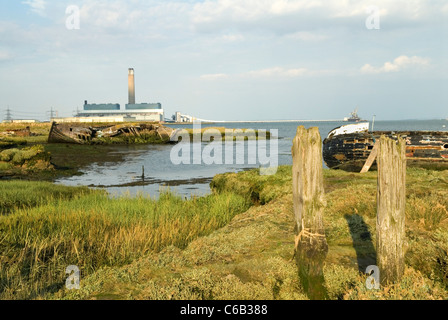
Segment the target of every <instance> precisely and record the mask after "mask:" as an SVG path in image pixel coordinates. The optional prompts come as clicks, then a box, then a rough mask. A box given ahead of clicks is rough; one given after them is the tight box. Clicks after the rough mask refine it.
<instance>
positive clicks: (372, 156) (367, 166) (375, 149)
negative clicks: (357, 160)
mask: <svg viewBox="0 0 448 320" xmlns="http://www.w3.org/2000/svg"><path fill="white" fill-rule="evenodd" d="M378 145H379V142H378V141H376V142H375V144H374V145H373V149H372V151H371V152H370V155H369V157H368V158H367V160H366V163H365V164H364V166H363V167H362V170H361V173H366V172H367V171H369V170H370V167H371V166H372V164H373V162H374V161H375V159H376V156H377V154H378ZM358 170H359V169H358Z"/></svg>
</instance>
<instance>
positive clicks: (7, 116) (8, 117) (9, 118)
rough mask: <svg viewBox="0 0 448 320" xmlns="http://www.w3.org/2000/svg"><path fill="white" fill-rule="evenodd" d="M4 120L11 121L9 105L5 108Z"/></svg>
mask: <svg viewBox="0 0 448 320" xmlns="http://www.w3.org/2000/svg"><path fill="white" fill-rule="evenodd" d="M5 120H6V121H11V120H12V116H11V109H9V106H8V109H6V116H5Z"/></svg>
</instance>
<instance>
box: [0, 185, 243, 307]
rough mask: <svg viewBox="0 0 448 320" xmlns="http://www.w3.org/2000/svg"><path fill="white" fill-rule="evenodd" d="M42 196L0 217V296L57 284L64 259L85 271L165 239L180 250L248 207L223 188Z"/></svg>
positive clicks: (26, 294) (24, 294) (127, 258)
mask: <svg viewBox="0 0 448 320" xmlns="http://www.w3.org/2000/svg"><path fill="white" fill-rule="evenodd" d="M36 200H37V201H38V202H39V200H38V198H37V199H36ZM47 200H49V199H47ZM44 202H45V201H41V202H40V203H38V204H39V205H38V206H36V207H34V208H26V209H17V210H15V211H14V212H13V213H11V214H10V215H8V216H3V217H0V234H1V236H0V252H2V255H1V261H0V262H1V267H0V298H6V299H9V298H15V299H29V298H34V297H37V296H39V295H40V294H44V293H48V292H53V291H55V290H59V289H61V287H62V286H63V283H64V279H65V277H66V275H65V274H64V272H65V268H66V267H67V266H69V265H76V266H78V267H79V268H80V269H81V272H82V274H83V275H84V276H86V275H89V274H91V273H92V272H94V271H96V270H98V269H99V268H100V267H102V266H120V265H123V264H126V263H130V262H132V260H133V259H135V258H137V257H140V256H142V255H144V254H146V253H148V252H152V251H155V252H157V251H159V250H161V249H162V248H163V247H165V246H168V245H174V246H177V247H180V248H184V247H185V246H186V245H187V244H188V243H189V242H191V241H192V240H193V239H195V238H196V237H198V236H203V235H206V234H209V233H210V232H212V231H213V230H215V229H217V228H220V227H222V226H224V225H225V224H227V223H228V222H229V221H230V220H231V219H232V218H233V217H234V216H235V215H236V214H238V213H241V212H244V211H245V210H247V208H248V207H249V202H248V201H247V200H246V199H245V198H244V197H242V196H239V195H235V194H229V193H223V194H219V195H211V196H208V197H204V198H193V199H191V200H188V201H185V200H183V199H182V198H181V197H178V196H176V195H173V194H171V193H165V194H162V195H161V196H160V197H159V199H158V200H153V199H150V198H147V197H143V196H140V197H138V198H127V197H122V198H118V199H110V198H108V197H107V196H106V195H103V194H98V193H93V194H89V195H83V196H79V197H73V198H72V199H71V200H62V201H56V202H54V201H52V202H47V203H46V204H45V203H44Z"/></svg>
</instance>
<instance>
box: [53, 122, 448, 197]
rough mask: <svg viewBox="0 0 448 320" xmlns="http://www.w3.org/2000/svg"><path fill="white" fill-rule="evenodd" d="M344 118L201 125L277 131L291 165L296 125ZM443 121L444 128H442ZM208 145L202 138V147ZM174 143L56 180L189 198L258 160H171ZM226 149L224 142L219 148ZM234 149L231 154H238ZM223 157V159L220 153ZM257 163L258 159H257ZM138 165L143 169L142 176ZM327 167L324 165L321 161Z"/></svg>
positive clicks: (323, 130) (403, 125) (323, 125)
mask: <svg viewBox="0 0 448 320" xmlns="http://www.w3.org/2000/svg"><path fill="white" fill-rule="evenodd" d="M343 124H347V123H346V122H303V123H299V122H297V123H291V122H284V123H250V122H247V123H225V124H210V125H207V124H203V125H202V127H226V128H235V129H237V128H244V129H246V128H250V129H266V130H272V129H277V130H278V136H279V140H278V153H279V157H278V164H279V165H285V164H292V157H291V146H292V139H293V137H294V136H295V133H296V130H297V126H299V125H304V126H305V127H306V128H309V127H315V126H316V127H319V131H320V134H321V136H322V138H325V137H326V136H327V134H328V132H329V131H330V130H332V129H334V128H336V127H338V126H340V125H343ZM170 126H171V127H173V128H191V127H192V125H185V126H183V125H170ZM444 126H445V127H444ZM374 130H375V131H380V130H381V131H382V130H392V131H401V130H435V131H447V130H448V121H447V120H407V121H376V122H375V127H374ZM269 143H270V142H269V141H268V142H267V149H268V152H267V155H268V156H269V150H270V148H269ZM205 146H207V143H205V142H203V143H202V144H201V148H204V147H205ZM172 148H173V145H144V146H128V147H122V146H121V147H119V148H117V151H116V152H119V153H123V154H124V155H125V156H124V158H125V161H123V162H117V163H106V164H101V165H100V164H96V163H93V164H91V165H90V166H88V167H86V168H84V170H82V172H83V175H81V176H74V177H71V178H64V179H60V180H58V181H57V183H61V184H64V185H87V186H90V187H96V188H105V189H106V190H108V191H109V193H110V194H111V195H120V194H123V193H130V194H131V195H135V194H137V193H145V194H149V195H151V196H155V197H157V195H158V194H159V192H160V190H161V189H164V188H167V187H169V188H170V189H171V190H173V191H175V192H176V193H178V194H180V195H183V196H186V197H189V196H191V195H205V194H208V193H210V188H209V183H210V181H211V179H212V178H213V176H214V175H216V174H218V173H224V172H238V171H242V170H246V169H250V168H258V167H259V165H258V164H257V165H248V164H245V165H239V164H235V163H236V161H235V160H234V161H233V163H234V164H222V165H216V164H213V165H205V164H201V165H199V164H190V165H185V164H180V165H174V164H173V163H172V162H171V159H170V153H171V150H172ZM224 150H225V148H224V147H223V151H224ZM236 151H237V150H236V148H235V149H234V153H235V154H234V159H235V157H236V154H237V152H236ZM247 152H248V148H247V143H246V147H245V151H244V153H245V157H246V161H245V163H248V161H247ZM223 159H224V158H223ZM257 163H258V162H257ZM142 166H144V169H145V174H144V178H143V177H142ZM324 166H325V164H324Z"/></svg>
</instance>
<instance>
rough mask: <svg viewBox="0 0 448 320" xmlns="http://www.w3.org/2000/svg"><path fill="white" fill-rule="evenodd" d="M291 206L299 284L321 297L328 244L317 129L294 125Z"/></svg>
mask: <svg viewBox="0 0 448 320" xmlns="http://www.w3.org/2000/svg"><path fill="white" fill-rule="evenodd" d="M292 156H293V167H292V170H293V171H292V177H293V206H294V215H295V220H296V223H297V225H296V226H297V230H298V235H297V236H296V241H295V245H296V246H295V258H296V262H297V265H298V268H299V276H300V279H301V281H302V285H303V287H304V289H305V291H307V293H308V295H309V297H310V298H311V299H325V298H327V293H326V290H325V287H324V286H323V283H324V278H323V270H322V269H323V263H324V261H325V258H326V255H327V252H328V245H327V240H326V238H325V234H324V225H323V220H322V213H323V209H324V207H325V205H326V203H325V199H324V186H323V168H322V167H323V166H322V139H321V137H320V134H319V129H318V128H316V127H314V128H311V129H309V130H307V129H305V127H304V126H300V127H298V128H297V135H296V136H295V138H294V140H293V147H292Z"/></svg>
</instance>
